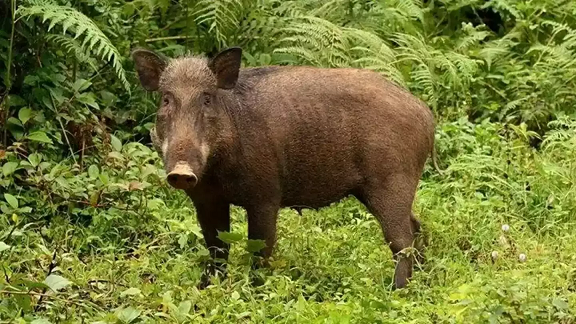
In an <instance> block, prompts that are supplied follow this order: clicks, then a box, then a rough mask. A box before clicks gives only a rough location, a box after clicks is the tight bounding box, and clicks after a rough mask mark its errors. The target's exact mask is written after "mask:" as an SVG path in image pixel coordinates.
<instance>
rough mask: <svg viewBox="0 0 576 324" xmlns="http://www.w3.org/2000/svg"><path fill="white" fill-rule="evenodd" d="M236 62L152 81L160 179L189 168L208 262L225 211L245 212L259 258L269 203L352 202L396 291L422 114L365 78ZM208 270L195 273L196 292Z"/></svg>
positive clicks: (419, 156)
mask: <svg viewBox="0 0 576 324" xmlns="http://www.w3.org/2000/svg"><path fill="white" fill-rule="evenodd" d="M146 55H149V53H148V54H146ZM240 57H241V56H240V51H239V50H238V49H231V50H226V51H223V52H222V53H220V54H218V55H217V56H216V58H215V59H205V58H196V57H185V58H179V59H175V60H172V61H171V62H170V63H169V64H168V65H167V67H166V68H165V70H164V71H163V73H162V75H161V80H160V82H159V84H160V87H159V88H160V89H159V91H161V92H162V93H163V94H164V99H163V104H162V106H161V108H160V110H159V112H158V120H157V126H156V127H157V129H158V132H157V134H156V135H157V136H156V137H155V138H156V143H157V144H155V145H156V146H160V147H161V151H162V152H161V153H162V155H163V158H164V162H165V167H166V169H167V171H168V172H171V171H172V170H173V168H174V166H175V165H176V164H177V163H179V165H181V164H182V163H185V164H186V165H187V168H188V169H190V170H193V172H194V175H195V176H196V178H194V179H197V180H198V181H197V182H196V183H195V184H194V185H193V186H189V187H186V189H185V190H186V192H187V194H188V195H189V196H190V198H191V199H192V201H193V203H194V206H195V207H196V211H197V215H198V220H199V222H200V225H201V227H202V231H203V233H204V238H205V240H206V245H207V246H208V247H209V249H210V251H211V254H212V257H213V258H223V259H226V258H227V257H228V248H229V247H228V245H227V244H225V243H224V242H222V241H220V240H219V239H217V233H218V231H228V230H229V229H230V212H229V206H230V205H231V204H234V205H237V206H241V207H244V208H245V209H246V211H247V215H248V237H249V238H250V239H262V240H264V241H265V242H266V244H267V246H266V248H264V250H263V251H261V252H260V255H261V256H263V257H264V258H265V260H266V259H267V257H269V256H270V255H271V254H272V251H273V249H274V245H275V242H276V218H277V213H278V210H279V209H280V208H282V207H289V206H299V207H297V209H298V208H300V207H301V206H306V207H307V208H320V207H323V206H327V205H329V204H330V203H332V202H335V201H338V200H340V199H342V198H344V197H346V196H349V195H353V196H354V197H356V198H358V199H359V200H360V201H361V202H362V203H363V204H365V205H366V207H367V208H368V210H369V211H370V212H371V213H372V214H374V215H375V216H376V218H377V219H378V221H379V223H380V225H381V227H382V230H383V232H384V237H385V239H386V242H387V243H388V244H389V246H390V248H391V250H392V252H393V254H394V257H395V258H396V259H397V260H398V262H399V264H398V266H397V267H396V271H395V277H394V286H395V287H403V286H405V285H406V283H407V282H408V280H409V279H410V277H411V274H412V264H413V259H412V257H411V256H409V257H405V256H404V255H403V251H404V250H405V249H406V248H409V247H410V246H411V245H412V243H413V242H414V238H415V236H416V235H417V234H418V232H419V231H420V223H419V222H418V220H417V219H416V218H415V217H414V216H413V214H412V203H413V200H414V196H415V193H416V189H417V185H418V182H419V178H420V176H421V174H422V171H423V168H424V164H425V162H426V160H427V159H428V157H429V156H430V154H432V155H433V156H434V157H435V152H434V150H433V148H434V118H433V115H432V112H431V111H430V109H428V107H427V106H426V105H425V104H424V103H423V102H422V101H420V100H419V99H417V98H416V97H415V96H413V95H411V94H410V93H408V92H407V91H406V90H404V89H402V88H400V87H398V86H396V85H394V84H393V83H391V82H389V81H387V80H385V79H384V78H383V77H382V76H381V75H379V74H378V73H376V72H372V71H368V70H362V69H353V68H342V69H326V68H315V67H306V66H272V67H260V68H245V69H241V70H240V71H239V73H237V72H238V71H237V70H233V69H235V68H237V67H239V60H240ZM140 61H141V62H142V61H144V60H143V59H142V58H141V59H140ZM152 61H156V59H152ZM148 65H151V64H150V62H148V61H144V63H143V64H142V65H141V67H140V68H141V70H142V69H144V68H145V67H146V66H148ZM153 68H155V67H153ZM231 69H232V70H231ZM145 72H146V71H144V73H143V75H146V73H145ZM148 75H155V74H154V73H148ZM141 80H142V78H141ZM149 81H151V82H149ZM143 82H145V83H147V84H155V80H146V79H144V80H143ZM178 176H179V175H178V174H176V177H178ZM182 176H183V177H184V176H186V177H189V176H188V175H182ZM222 269H223V268H222ZM214 270H215V269H214V268H213V267H211V266H209V267H208V268H207V275H206V276H205V277H204V279H203V281H202V282H203V285H205V284H207V283H208V279H207V278H208V275H209V274H212V273H214Z"/></svg>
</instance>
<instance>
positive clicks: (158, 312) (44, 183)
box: [0, 0, 576, 323]
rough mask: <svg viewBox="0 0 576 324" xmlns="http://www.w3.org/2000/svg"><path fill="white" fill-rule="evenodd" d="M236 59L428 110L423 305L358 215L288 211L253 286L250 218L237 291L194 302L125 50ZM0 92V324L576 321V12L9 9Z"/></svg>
mask: <svg viewBox="0 0 576 324" xmlns="http://www.w3.org/2000/svg"><path fill="white" fill-rule="evenodd" d="M236 45H237V46H241V47H242V48H243V49H244V65H245V66H260V65H270V64H310V65H316V66H324V67H344V66H352V67H364V68H369V69H374V70H377V71H379V72H381V73H382V74H384V75H386V76H387V77H389V78H390V79H391V80H393V81H395V82H396V83H398V84H400V85H401V86H403V87H406V88H407V89H409V90H411V91H412V92H413V93H414V94H415V95H417V96H418V97H420V98H422V99H423V100H424V101H425V102H427V103H428V104H429V106H430V107H431V109H433V111H434V113H435V115H436V117H437V120H438V129H437V139H438V141H437V150H438V152H439V157H440V164H441V167H442V168H444V169H445V172H444V174H442V175H440V174H438V173H435V172H434V171H432V169H431V168H430V167H427V169H426V172H425V174H424V175H423V179H422V183H421V186H420V189H419V192H418V197H417V202H416V204H415V210H416V212H417V214H418V215H419V218H420V219H421V220H422V222H423V226H424V229H425V231H426V234H427V236H428V239H429V247H428V249H427V250H426V262H425V263H424V264H422V265H420V266H419V268H420V271H417V272H416V273H415V276H414V279H413V281H412V283H411V284H410V286H409V287H408V288H407V289H405V290H401V291H394V292H393V291H390V289H389V286H390V283H391V278H392V274H393V270H392V269H393V263H392V261H391V258H390V256H389V251H388V249H386V248H385V247H384V246H383V244H382V243H383V239H382V235H381V232H380V229H379V227H378V225H377V223H376V221H375V220H374V219H373V217H372V216H371V215H369V214H367V212H366V211H365V209H364V208H363V207H362V206H361V205H359V204H358V203H357V202H356V201H355V200H351V199H349V200H345V201H342V202H340V203H337V204H334V206H332V207H330V208H325V209H322V210H319V211H305V212H304V215H303V216H302V217H300V216H298V215H297V214H296V213H295V212H294V211H291V210H288V209H287V210H282V212H281V215H280V224H279V227H280V228H279V231H280V233H279V243H278V244H279V245H278V250H277V252H276V254H275V260H274V262H273V267H272V269H269V270H258V271H249V269H248V268H249V263H248V261H247V259H246V256H247V255H248V253H249V252H248V251H246V250H245V248H244V245H245V243H246V242H245V241H246V238H245V236H246V235H245V233H246V223H245V219H244V211H243V210H241V209H234V213H233V220H234V223H233V231H232V232H233V233H231V234H228V235H224V236H223V239H227V240H229V241H231V242H233V243H234V244H233V250H232V252H231V260H230V276H229V278H228V279H226V280H225V281H224V282H221V283H218V284H215V285H213V286H210V287H209V288H208V289H206V290H202V291H199V290H197V289H196V288H195V284H196V283H197V281H198V279H199V277H200V271H201V268H200V264H201V262H202V261H203V260H205V259H206V257H207V255H208V253H207V251H206V249H205V248H204V247H203V246H202V235H201V234H200V230H199V227H198V224H197V222H196V220H195V217H194V209H193V208H192V207H191V205H190V203H189V201H188V199H187V198H186V197H185V196H184V195H183V194H181V193H179V192H176V191H175V190H171V189H169V188H168V187H167V186H166V184H165V181H164V171H163V169H162V163H161V161H160V159H159V158H158V154H157V153H156V152H155V151H154V150H153V149H152V146H151V144H150V137H149V133H148V132H149V130H150V128H151V127H152V126H153V123H154V114H155V111H156V98H155V97H154V96H153V95H151V94H150V93H146V92H145V91H144V90H143V89H142V88H141V87H140V85H139V83H138V81H137V78H136V75H135V71H134V67H133V62H132V61H131V60H130V51H131V50H132V49H133V48H135V47H136V46H141V47H148V48H153V49H156V50H158V51H160V52H162V53H164V54H165V55H167V56H175V55H182V54H187V53H194V54H206V55H212V54H214V53H215V52H216V51H218V50H220V49H223V48H225V47H227V46H236ZM0 81H1V82H0V130H1V132H0V210H1V213H0V323H3V322H6V323H8V322H10V323H12V322H23V323H24V322H30V321H33V322H34V323H49V322H52V323H73V322H74V323H75V322H80V321H90V322H94V321H100V322H102V323H104V322H118V321H119V322H123V323H130V322H137V321H147V322H154V321H166V322H194V323H196V322H202V323H203V322H258V323H261V322H274V323H276V322H287V323H293V322H306V323H308V322H312V323H350V322H362V323H437V322H448V323H478V322H490V323H500V322H505V323H545V322H550V323H552V322H553V323H574V322H576V313H575V312H574V309H575V308H576V294H575V293H574V291H575V289H576V272H575V271H574V269H576V259H575V258H574V256H573V253H572V251H574V250H575V248H576V245H575V243H574V242H576V240H575V238H576V237H575V236H574V226H573V225H574V218H575V216H576V195H575V194H574V188H576V166H575V164H574V162H573V161H575V160H576V120H575V119H574V118H575V116H574V111H573V107H576V1H570V0H562V1H561V0H506V1H505V0H438V1H417V0H392V1H383V0H331V1H329V0H285V1H282V0H134V1H127V0H104V1H102V0H4V1H1V2H0ZM502 225H507V226H508V227H506V226H505V227H504V229H505V230H506V231H503V230H502V229H501V227H502ZM521 253H522V254H523V255H524V256H525V257H526V259H525V260H524V257H521V258H520V259H522V260H519V255H520V254H521ZM496 255H497V257H496ZM250 272H252V274H251V275H260V276H262V277H263V278H264V279H265V282H264V284H263V285H261V286H252V285H251V284H250V282H251V281H250V278H249V273H250Z"/></svg>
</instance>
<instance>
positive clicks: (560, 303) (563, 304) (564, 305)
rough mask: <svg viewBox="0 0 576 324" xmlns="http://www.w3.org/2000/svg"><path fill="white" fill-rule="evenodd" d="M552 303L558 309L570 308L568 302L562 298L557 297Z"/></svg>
mask: <svg viewBox="0 0 576 324" xmlns="http://www.w3.org/2000/svg"><path fill="white" fill-rule="evenodd" d="M552 305H554V306H556V308H558V309H568V303H567V302H565V301H563V300H562V299H560V298H556V299H554V300H553V301H552Z"/></svg>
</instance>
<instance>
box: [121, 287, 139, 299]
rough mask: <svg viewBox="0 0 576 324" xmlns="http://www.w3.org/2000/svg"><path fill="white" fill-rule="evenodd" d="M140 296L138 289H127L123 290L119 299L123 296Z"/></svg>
mask: <svg viewBox="0 0 576 324" xmlns="http://www.w3.org/2000/svg"><path fill="white" fill-rule="evenodd" d="M139 294H140V289H138V288H128V289H126V290H124V291H123V292H122V293H121V294H120V297H124V296H136V295H139Z"/></svg>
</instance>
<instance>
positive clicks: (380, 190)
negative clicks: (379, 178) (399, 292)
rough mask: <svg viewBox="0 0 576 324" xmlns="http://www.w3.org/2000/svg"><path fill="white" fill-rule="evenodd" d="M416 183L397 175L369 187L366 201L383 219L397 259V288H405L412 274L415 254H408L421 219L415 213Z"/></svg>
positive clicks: (388, 241)
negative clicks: (416, 217)
mask: <svg viewBox="0 0 576 324" xmlns="http://www.w3.org/2000/svg"><path fill="white" fill-rule="evenodd" d="M415 191H416V185H415V184H413V181H410V180H409V179H407V177H404V176H401V175H397V176H393V177H391V178H389V179H388V180H387V181H386V182H385V183H380V184H377V185H376V186H373V187H372V188H369V189H367V190H366V191H365V197H364V199H363V201H365V203H366V205H367V206H366V207H367V208H368V210H370V212H371V213H372V214H374V216H376V218H377V219H378V221H379V222H380V225H381V226H382V230H383V231H384V237H385V239H386V242H387V243H388V244H389V246H390V249H391V250H392V253H393V255H394V259H395V260H396V261H397V265H396V271H395V273H394V285H393V287H394V288H403V287H404V286H406V284H407V283H408V281H409V279H410V278H411V277H412V268H413V261H414V259H413V256H412V255H408V256H407V255H405V252H407V251H405V249H407V248H409V247H411V246H412V243H413V241H414V237H415V232H417V230H419V227H420V223H419V222H418V221H417V220H416V219H415V218H414V217H413V216H412V202H413V199H414V194H415Z"/></svg>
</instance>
